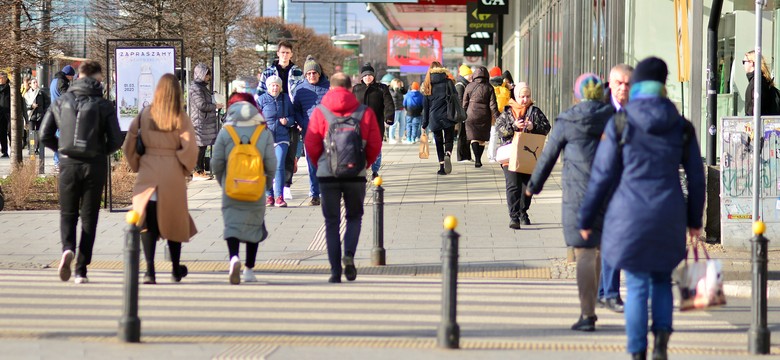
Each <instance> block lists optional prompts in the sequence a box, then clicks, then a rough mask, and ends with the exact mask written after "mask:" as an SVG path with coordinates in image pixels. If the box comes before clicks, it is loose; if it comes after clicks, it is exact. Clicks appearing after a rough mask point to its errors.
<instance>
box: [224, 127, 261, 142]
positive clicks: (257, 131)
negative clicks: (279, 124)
mask: <svg viewBox="0 0 780 360" xmlns="http://www.w3.org/2000/svg"><path fill="white" fill-rule="evenodd" d="M263 130H265V125H263V124H260V125H257V127H256V128H255V131H254V132H253V133H252V137H251V138H250V140H249V141H250V144H252V145H257V139H259V138H260V134H262V133H263ZM234 132H235V131H234ZM231 136H232V134H231ZM234 140H235V139H234Z"/></svg>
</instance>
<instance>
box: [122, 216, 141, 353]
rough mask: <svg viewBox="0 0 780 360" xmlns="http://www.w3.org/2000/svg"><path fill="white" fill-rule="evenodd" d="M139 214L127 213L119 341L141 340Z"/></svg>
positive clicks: (135, 341) (132, 341) (134, 341)
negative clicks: (122, 302)
mask: <svg viewBox="0 0 780 360" xmlns="http://www.w3.org/2000/svg"><path fill="white" fill-rule="evenodd" d="M138 219H139V215H138V213H136V212H135V211H133V210H130V211H129V212H128V213H127V216H126V218H125V220H126V221H127V224H128V227H127V234H126V235H125V283H124V285H125V286H124V306H123V309H122V317H121V318H120V319H119V331H118V332H117V336H118V337H119V340H120V341H123V342H131V343H137V342H140V341H141V319H140V318H139V317H138V267H139V264H138V253H139V242H140V235H141V229H140V228H139V227H138V225H137V223H138Z"/></svg>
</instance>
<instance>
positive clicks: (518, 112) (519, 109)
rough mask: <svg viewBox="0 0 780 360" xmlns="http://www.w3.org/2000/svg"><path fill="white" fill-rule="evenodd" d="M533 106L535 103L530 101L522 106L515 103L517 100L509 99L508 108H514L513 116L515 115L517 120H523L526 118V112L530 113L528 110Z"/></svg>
mask: <svg viewBox="0 0 780 360" xmlns="http://www.w3.org/2000/svg"><path fill="white" fill-rule="evenodd" d="M533 104H534V102H533V101H529V102H528V103H527V104H525V105H520V103H519V102H517V101H515V99H509V102H508V103H507V106H509V107H511V108H512V115H514V117H515V119H522V118H525V113H526V111H528V109H529V108H531V105H533Z"/></svg>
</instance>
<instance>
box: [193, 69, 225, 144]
mask: <svg viewBox="0 0 780 360" xmlns="http://www.w3.org/2000/svg"><path fill="white" fill-rule="evenodd" d="M194 73H195V74H194V76H193V80H194V81H193V83H192V85H190V93H189V96H188V100H189V110H190V118H191V119H192V125H193V127H195V140H196V143H197V144H198V146H209V145H213V144H214V139H216V138H217V131H219V124H217V112H216V111H217V105H216V104H214V101H212V98H211V90H209V89H208V87H207V86H208V83H206V81H205V79H206V75H207V74H208V73H209V68H208V66H206V65H203V64H198V65H197V66H196V67H195V71H194Z"/></svg>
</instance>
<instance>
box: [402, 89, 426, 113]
mask: <svg viewBox="0 0 780 360" xmlns="http://www.w3.org/2000/svg"><path fill="white" fill-rule="evenodd" d="M424 101H425V99H424V98H423V95H422V93H421V92H420V91H419V90H410V91H409V92H408V93H406V95H404V108H406V115H407V116H412V117H419V116H422V112H423V102H424Z"/></svg>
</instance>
